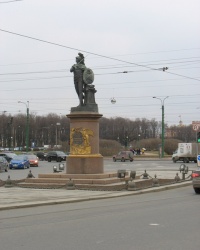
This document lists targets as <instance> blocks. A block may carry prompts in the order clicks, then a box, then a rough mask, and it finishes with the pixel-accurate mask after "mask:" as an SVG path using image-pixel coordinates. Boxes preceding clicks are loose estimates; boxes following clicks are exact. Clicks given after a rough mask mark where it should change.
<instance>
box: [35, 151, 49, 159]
mask: <svg viewBox="0 0 200 250" xmlns="http://www.w3.org/2000/svg"><path fill="white" fill-rule="evenodd" d="M46 155H47V154H46V153H44V152H37V153H36V156H37V157H38V159H39V160H40V161H45V160H46Z"/></svg>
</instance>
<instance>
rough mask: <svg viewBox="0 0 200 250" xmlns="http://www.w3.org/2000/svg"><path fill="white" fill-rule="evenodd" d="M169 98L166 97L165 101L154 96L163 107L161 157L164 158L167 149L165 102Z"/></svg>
mask: <svg viewBox="0 0 200 250" xmlns="http://www.w3.org/2000/svg"><path fill="white" fill-rule="evenodd" d="M168 97H169V96H166V97H165V98H164V99H161V98H158V97H156V96H153V98H155V99H158V100H160V101H161V106H162V136H161V140H162V152H161V157H162V158H163V157H164V148H165V120H164V119H165V108H164V102H165V99H167V98H168Z"/></svg>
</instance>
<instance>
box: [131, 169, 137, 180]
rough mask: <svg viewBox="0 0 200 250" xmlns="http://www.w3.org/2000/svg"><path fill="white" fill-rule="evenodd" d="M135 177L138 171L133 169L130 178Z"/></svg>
mask: <svg viewBox="0 0 200 250" xmlns="http://www.w3.org/2000/svg"><path fill="white" fill-rule="evenodd" d="M135 177H136V171H131V172H130V178H132V179H135Z"/></svg>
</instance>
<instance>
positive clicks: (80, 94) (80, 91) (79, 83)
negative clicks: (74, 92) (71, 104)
mask: <svg viewBox="0 0 200 250" xmlns="http://www.w3.org/2000/svg"><path fill="white" fill-rule="evenodd" d="M78 96H79V101H80V105H83V84H82V81H81V80H79V82H78Z"/></svg>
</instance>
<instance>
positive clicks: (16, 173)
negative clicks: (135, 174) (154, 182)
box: [0, 158, 196, 180]
mask: <svg viewBox="0 0 200 250" xmlns="http://www.w3.org/2000/svg"><path fill="white" fill-rule="evenodd" d="M62 163H64V165H65V170H64V171H63V172H66V164H65V162H62ZM180 165H181V162H180V163H173V162H172V161H171V160H170V159H169V160H154V159H148V160H143V159H139V160H137V159H136V160H134V162H129V161H127V162H120V161H117V162H113V161H112V159H111V158H105V159H104V171H105V172H113V171H117V170H120V169H126V170H136V171H137V170H140V171H141V170H145V169H146V170H147V171H148V170H159V171H165V170H170V171H175V172H177V171H178V170H179V167H180ZM186 165H187V166H188V167H189V169H190V170H193V169H195V168H196V164H195V163H187V164H186ZM53 166H57V167H58V166H59V163H57V162H47V161H40V163H39V167H31V168H30V170H31V171H32V174H33V175H34V176H35V177H38V174H39V173H42V174H46V173H53ZM28 173H29V169H25V170H24V169H12V170H9V171H8V172H2V173H0V179H1V180H7V178H8V175H10V178H11V179H12V180H19V179H24V178H26V177H27V175H28ZM174 176H175V175H174Z"/></svg>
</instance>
